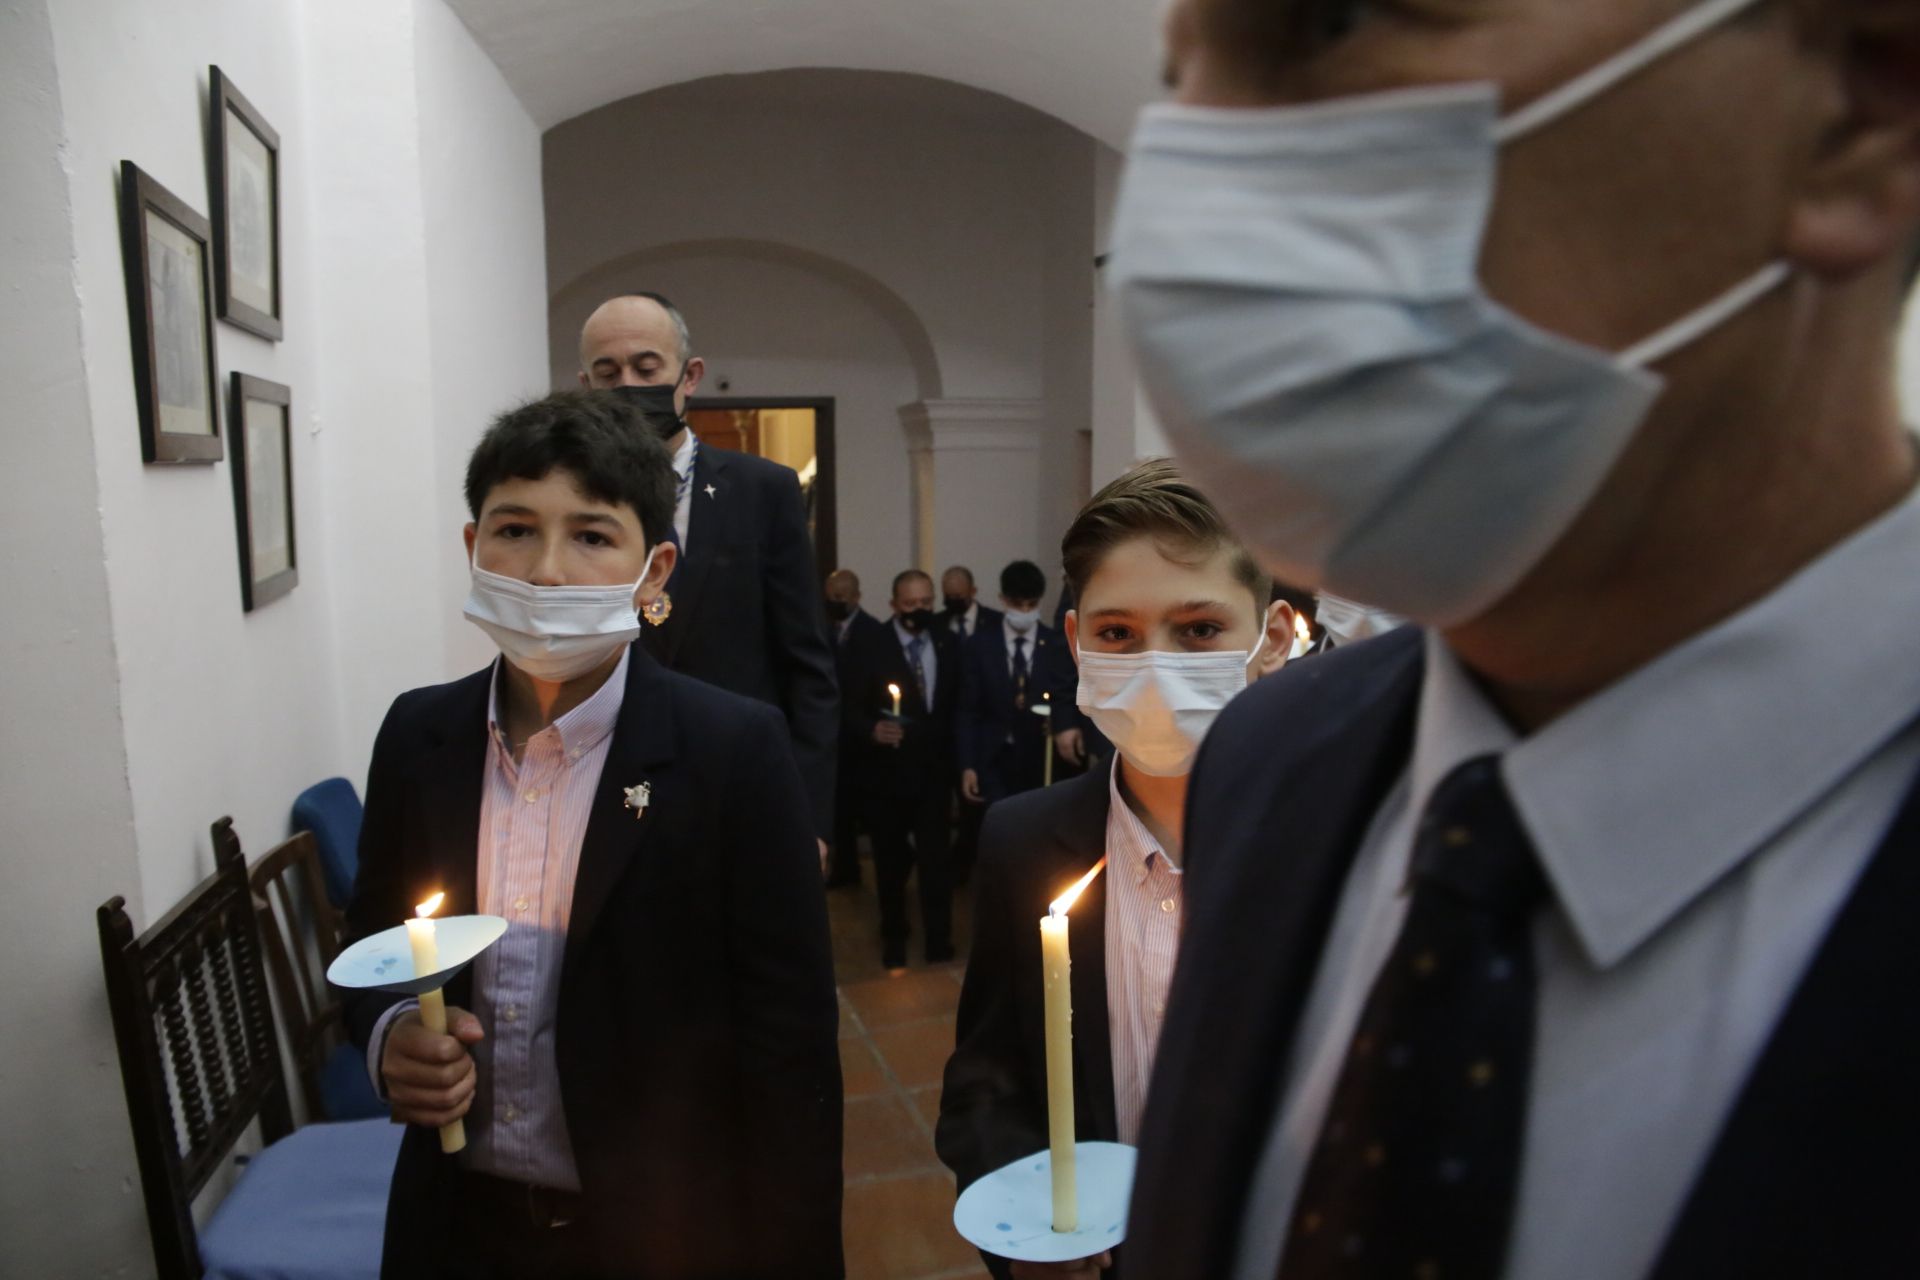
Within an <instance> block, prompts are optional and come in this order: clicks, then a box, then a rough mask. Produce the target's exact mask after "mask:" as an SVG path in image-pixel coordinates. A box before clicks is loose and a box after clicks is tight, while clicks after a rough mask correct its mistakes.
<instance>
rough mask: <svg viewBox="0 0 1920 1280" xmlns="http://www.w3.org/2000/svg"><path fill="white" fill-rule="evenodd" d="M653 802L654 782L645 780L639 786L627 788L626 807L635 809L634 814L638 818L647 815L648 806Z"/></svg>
mask: <svg viewBox="0 0 1920 1280" xmlns="http://www.w3.org/2000/svg"><path fill="white" fill-rule="evenodd" d="M652 803H653V784H652V783H651V782H643V783H641V784H640V785H639V786H635V787H628V788H627V804H626V807H627V808H629V809H631V810H633V816H634V817H635V818H636V819H638V818H644V817H646V816H647V806H648V805H650V804H652Z"/></svg>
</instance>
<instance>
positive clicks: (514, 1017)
mask: <svg viewBox="0 0 1920 1280" xmlns="http://www.w3.org/2000/svg"><path fill="white" fill-rule="evenodd" d="M500 1016H501V1018H503V1019H505V1020H506V1021H508V1022H515V1021H518V1020H519V1017H520V1011H519V1010H518V1009H516V1008H514V1007H513V1006H512V1005H508V1006H507V1007H506V1008H504V1009H502V1010H501V1011H500Z"/></svg>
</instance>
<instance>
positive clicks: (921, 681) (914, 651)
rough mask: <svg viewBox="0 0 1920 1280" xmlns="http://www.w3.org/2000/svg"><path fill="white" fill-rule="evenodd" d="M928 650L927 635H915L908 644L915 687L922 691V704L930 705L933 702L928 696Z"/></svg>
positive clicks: (909, 660) (924, 705) (909, 662)
mask: <svg viewBox="0 0 1920 1280" xmlns="http://www.w3.org/2000/svg"><path fill="white" fill-rule="evenodd" d="M926 651H927V638H926V637H925V636H915V637H914V638H913V643H912V644H910V645H908V646H907V662H908V664H909V665H910V666H912V667H913V687H914V688H916V689H918V690H919V691H920V705H921V706H923V707H930V706H932V705H933V703H932V701H931V700H930V699H928V697H927V664H926V661H925V654H926Z"/></svg>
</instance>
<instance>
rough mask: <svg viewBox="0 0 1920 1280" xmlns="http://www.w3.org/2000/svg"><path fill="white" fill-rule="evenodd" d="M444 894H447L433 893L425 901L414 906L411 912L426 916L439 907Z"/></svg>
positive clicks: (422, 916)
mask: <svg viewBox="0 0 1920 1280" xmlns="http://www.w3.org/2000/svg"><path fill="white" fill-rule="evenodd" d="M446 896H447V895H446V894H444V893H436V894H434V895H433V896H432V897H431V898H428V899H427V900H426V901H425V902H423V903H421V904H420V905H419V906H417V907H415V908H414V909H413V914H415V915H416V916H420V917H421V918H423V919H424V918H425V917H427V916H430V915H432V914H433V913H434V912H436V911H438V910H439V909H440V902H441V900H442V899H444V898H445V897H446Z"/></svg>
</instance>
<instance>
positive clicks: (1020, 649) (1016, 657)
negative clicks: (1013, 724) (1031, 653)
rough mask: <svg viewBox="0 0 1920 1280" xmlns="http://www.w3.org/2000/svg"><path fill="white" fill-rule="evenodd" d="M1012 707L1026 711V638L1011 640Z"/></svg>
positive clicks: (1019, 637)
mask: <svg viewBox="0 0 1920 1280" xmlns="http://www.w3.org/2000/svg"><path fill="white" fill-rule="evenodd" d="M1013 705H1014V706H1015V707H1018V708H1019V709H1020V710H1022V711H1025V710H1026V709H1027V638H1026V637H1025V636H1015V637H1014V638H1013Z"/></svg>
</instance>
